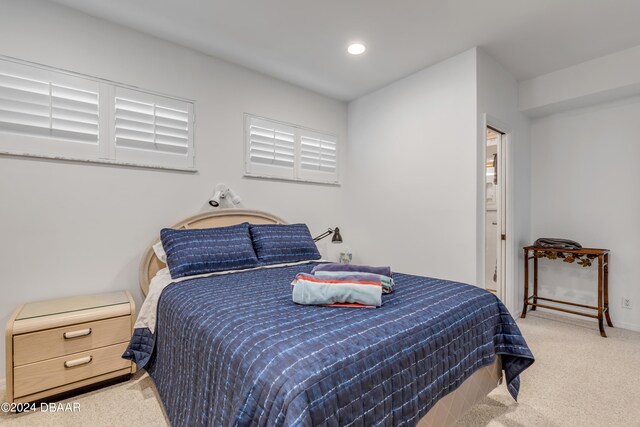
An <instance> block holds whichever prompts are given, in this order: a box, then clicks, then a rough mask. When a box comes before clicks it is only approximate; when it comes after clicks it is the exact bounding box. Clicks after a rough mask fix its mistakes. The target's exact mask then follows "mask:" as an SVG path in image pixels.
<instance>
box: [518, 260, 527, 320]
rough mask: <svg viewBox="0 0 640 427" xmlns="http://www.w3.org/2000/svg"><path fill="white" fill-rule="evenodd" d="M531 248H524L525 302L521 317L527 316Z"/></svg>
mask: <svg viewBox="0 0 640 427" xmlns="http://www.w3.org/2000/svg"><path fill="white" fill-rule="evenodd" d="M528 297H529V250H528V249H524V304H523V306H522V314H521V315H520V317H521V318H523V319H524V318H525V317H527V303H528V302H529V298H528Z"/></svg>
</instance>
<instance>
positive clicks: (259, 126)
mask: <svg viewBox="0 0 640 427" xmlns="http://www.w3.org/2000/svg"><path fill="white" fill-rule="evenodd" d="M245 152H246V153H245V156H246V158H245V165H246V168H245V170H246V172H247V174H249V175H255V176H266V177H274V178H286V179H293V178H294V176H295V175H294V174H295V160H296V129H295V128H294V127H292V126H289V125H285V124H282V123H278V122H274V121H270V120H264V119H260V118H258V117H253V116H249V115H247V116H245Z"/></svg>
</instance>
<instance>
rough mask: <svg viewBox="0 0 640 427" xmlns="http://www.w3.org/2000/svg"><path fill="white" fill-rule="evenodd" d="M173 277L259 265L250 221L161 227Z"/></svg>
mask: <svg viewBox="0 0 640 427" xmlns="http://www.w3.org/2000/svg"><path fill="white" fill-rule="evenodd" d="M160 240H162V247H163V248H164V251H165V252H166V253H167V265H168V266H169V273H171V278H172V279H177V278H178V277H184V276H192V275H195V274H204V273H215V272H216V271H224V270H236V269H242V268H251V267H257V266H258V265H259V263H258V258H256V253H255V251H254V250H253V245H252V243H251V234H250V233H249V224H248V223H244V224H238V225H232V226H231V227H218V228H204V229H192V230H173V229H171V228H164V229H162V231H160Z"/></svg>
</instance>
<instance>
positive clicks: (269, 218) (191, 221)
mask: <svg viewBox="0 0 640 427" xmlns="http://www.w3.org/2000/svg"><path fill="white" fill-rule="evenodd" d="M243 222H248V223H250V224H286V222H285V221H283V220H282V219H281V218H278V217H277V216H275V215H271V214H270V213H267V212H261V211H252V210H246V209H224V210H219V211H213V212H205V213H201V214H198V215H194V216H191V217H189V218H187V219H184V220H182V221H180V222H179V223H177V224H175V225H174V226H172V227H170V228H176V229H186V228H214V227H226V226H228V225H236V224H242V223H243ZM159 240H160V239H156V240H155V241H154V242H153V243H152V244H151V245H150V247H149V249H148V250H147V252H146V253H145V255H144V257H143V258H142V263H141V264H140V289H142V293H143V294H144V295H145V296H146V295H147V292H148V291H149V282H151V279H152V278H153V276H155V275H156V273H157V272H158V270H160V269H162V268H164V267H166V264H165V263H163V262H162V261H160V260H159V259H158V257H157V256H156V254H155V252H153V248H152V247H151V246H153V245H155V244H156V243H158V241H159Z"/></svg>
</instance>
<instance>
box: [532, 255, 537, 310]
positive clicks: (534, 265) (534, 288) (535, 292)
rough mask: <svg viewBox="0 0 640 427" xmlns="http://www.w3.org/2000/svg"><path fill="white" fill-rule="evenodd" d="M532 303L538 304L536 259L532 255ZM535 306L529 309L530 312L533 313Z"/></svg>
mask: <svg viewBox="0 0 640 427" xmlns="http://www.w3.org/2000/svg"><path fill="white" fill-rule="evenodd" d="M533 303H534V304H537V303H538V258H537V257H536V256H535V252H534V253H533ZM535 310H536V306H535V305H534V306H532V307H531V311H535Z"/></svg>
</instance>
